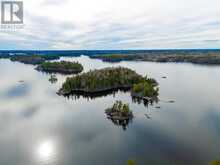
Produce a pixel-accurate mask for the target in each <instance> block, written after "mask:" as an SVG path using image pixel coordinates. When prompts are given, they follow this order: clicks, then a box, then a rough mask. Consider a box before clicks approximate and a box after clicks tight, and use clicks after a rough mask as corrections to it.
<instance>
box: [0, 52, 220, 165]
mask: <svg viewBox="0 0 220 165" xmlns="http://www.w3.org/2000/svg"><path fill="white" fill-rule="evenodd" d="M62 59H64V60H70V61H76V60H77V61H79V62H81V63H82V64H83V66H84V68H85V71H88V70H90V69H95V68H96V69H98V68H104V67H108V66H119V65H120V66H124V67H129V68H131V69H133V70H135V71H136V72H138V73H140V74H143V75H146V74H147V75H148V76H150V77H152V78H155V79H156V80H157V81H158V82H159V84H160V95H159V98H160V101H159V102H158V103H155V104H153V105H148V107H147V106H145V105H144V104H143V103H137V102H134V101H132V98H131V96H130V93H129V92H127V93H124V92H117V93H115V94H111V95H107V96H104V97H97V98H94V99H88V98H83V97H80V98H76V97H70V98H65V97H62V96H58V95H57V94H56V92H57V91H58V89H59V88H60V87H61V85H62V83H63V82H64V81H65V78H66V76H63V75H59V74H58V75H57V78H58V81H57V82H56V83H53V84H52V83H51V82H49V81H48V79H49V78H50V75H48V74H45V73H41V72H38V71H36V70H34V66H32V65H25V64H21V63H17V62H11V61H9V60H7V59H2V60H0V132H1V133H0V164H1V165H47V164H49V165H126V164H127V161H128V160H129V159H133V160H135V161H136V164H137V165H208V164H209V162H210V161H211V160H215V159H220V101H219V99H220V83H219V82H220V67H213V66H201V65H193V64H174V63H152V62H121V63H116V64H111V63H104V62H102V61H101V60H95V59H89V58H88V57H86V56H81V57H73V58H62ZM163 76H166V77H167V78H166V79H164V78H162V77H163ZM116 100H122V101H123V102H125V103H129V105H130V108H131V109H132V110H133V113H134V118H133V120H132V122H130V123H129V124H128V126H127V127H126V129H124V128H123V127H122V126H120V125H115V124H114V123H113V122H112V121H110V120H108V119H107V118H106V115H105V109H106V108H108V107H110V106H111V105H112V104H113V103H114V101H116ZM170 100H174V101H175V102H174V103H169V102H168V101H170ZM159 107H160V108H159Z"/></svg>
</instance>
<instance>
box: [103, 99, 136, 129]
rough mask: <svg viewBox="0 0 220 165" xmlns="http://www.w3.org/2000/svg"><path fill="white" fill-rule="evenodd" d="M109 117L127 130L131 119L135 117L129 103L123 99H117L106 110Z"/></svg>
mask: <svg viewBox="0 0 220 165" xmlns="http://www.w3.org/2000/svg"><path fill="white" fill-rule="evenodd" d="M105 113H106V115H107V118H108V119H110V120H111V121H112V122H113V123H114V124H115V125H118V126H122V128H123V129H124V130H125V129H126V128H127V126H128V124H129V122H130V121H132V119H133V113H132V111H131V109H130V107H129V105H128V104H124V103H122V101H116V102H115V103H114V104H113V106H112V107H110V108H107V109H106V110H105Z"/></svg>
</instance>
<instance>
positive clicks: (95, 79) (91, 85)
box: [62, 67, 144, 92]
mask: <svg viewBox="0 0 220 165" xmlns="http://www.w3.org/2000/svg"><path fill="white" fill-rule="evenodd" d="M143 80H144V78H143V77H142V76H141V75H138V74H137V73H136V72H135V71H133V70H131V69H128V68H123V67H118V68H105V69H100V70H94V71H89V72H87V73H84V74H81V75H76V76H74V77H71V78H68V79H67V80H66V82H65V83H64V84H63V86H62V90H64V91H69V92H71V90H72V91H74V90H81V91H86V92H97V91H103V90H109V89H115V88H121V87H132V85H133V84H135V83H138V82H141V81H143ZM70 89H71V90H70Z"/></svg>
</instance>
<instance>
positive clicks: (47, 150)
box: [36, 140, 57, 164]
mask: <svg viewBox="0 0 220 165" xmlns="http://www.w3.org/2000/svg"><path fill="white" fill-rule="evenodd" d="M36 153H37V157H38V160H39V161H40V162H43V163H45V164H46V163H49V162H51V161H54V157H55V156H56V154H57V148H56V145H55V142H54V141H52V140H46V141H43V142H41V143H40V144H39V145H38V146H37V152H36Z"/></svg>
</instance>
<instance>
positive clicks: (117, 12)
mask: <svg viewBox="0 0 220 165" xmlns="http://www.w3.org/2000/svg"><path fill="white" fill-rule="evenodd" d="M219 5H220V2H219V0H80V1H79V0H63V1H58V0H38V1H36V0H24V11H25V17H24V21H25V28H24V29H23V30H18V31H16V32H5V31H1V32H0V36H1V38H0V41H1V43H3V42H4V43H5V44H12V45H13V44H15V42H17V41H20V43H16V46H14V47H12V48H14V49H139V48H142V49H148V48H198V47H200V48H219V46H220V43H219V42H218V41H219V40H220V21H219V18H218V17H219V15H220V10H219ZM209 41H211V42H209ZM215 41H216V42H215ZM5 44H4V45H5ZM4 45H3V46H4ZM3 46H0V48H1V49H4V47H3Z"/></svg>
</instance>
